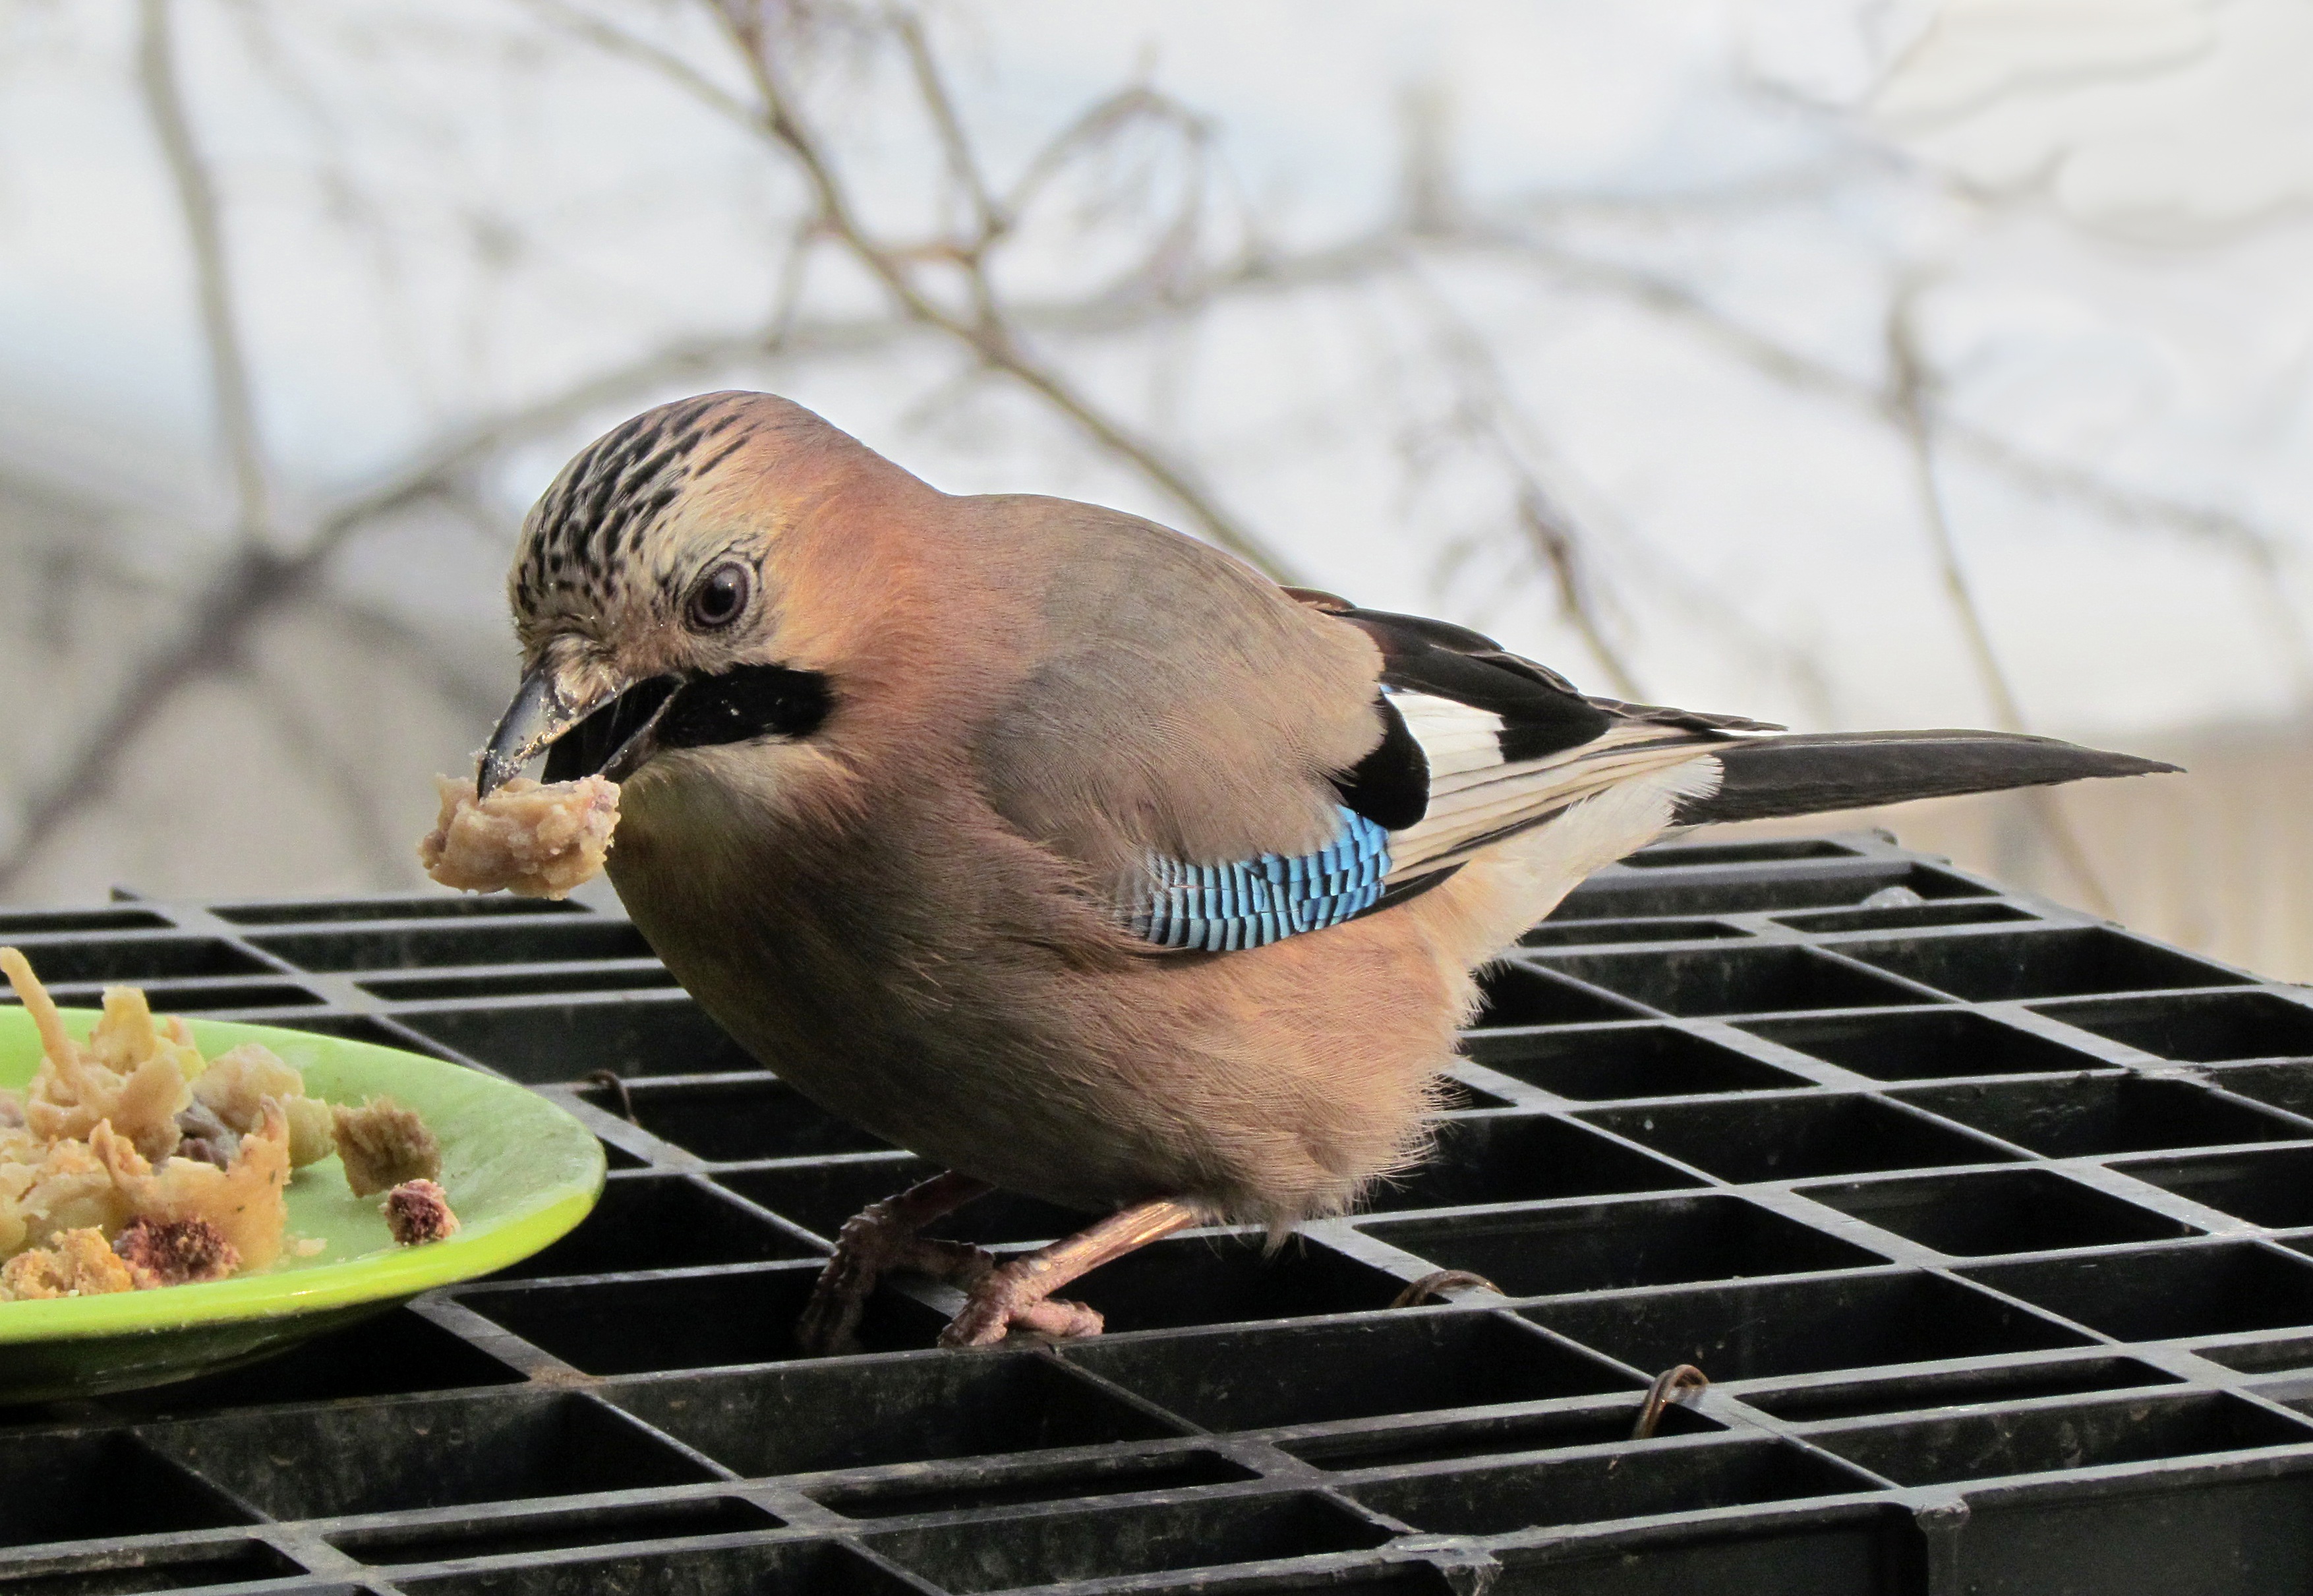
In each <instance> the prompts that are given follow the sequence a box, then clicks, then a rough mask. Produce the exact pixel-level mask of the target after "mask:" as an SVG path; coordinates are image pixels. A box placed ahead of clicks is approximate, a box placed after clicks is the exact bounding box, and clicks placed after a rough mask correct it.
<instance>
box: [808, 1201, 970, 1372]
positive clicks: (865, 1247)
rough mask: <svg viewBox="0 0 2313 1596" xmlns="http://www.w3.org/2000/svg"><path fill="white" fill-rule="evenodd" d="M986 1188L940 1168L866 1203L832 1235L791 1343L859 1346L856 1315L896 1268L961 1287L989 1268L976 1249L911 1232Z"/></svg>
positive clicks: (827, 1348)
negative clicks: (829, 1251) (830, 1254)
mask: <svg viewBox="0 0 2313 1596" xmlns="http://www.w3.org/2000/svg"><path fill="white" fill-rule="evenodd" d="M987 1189H988V1188H987V1186H985V1185H983V1184H982V1183H981V1182H978V1181H973V1180H969V1179H967V1177H963V1176H957V1175H942V1176H938V1177H935V1178H934V1179H931V1180H928V1181H925V1182H924V1183H923V1184H921V1185H919V1186H912V1187H910V1189H909V1190H907V1191H904V1192H902V1193H901V1194H900V1195H898V1196H896V1197H887V1198H885V1199H884V1201H883V1202H881V1203H871V1204H868V1205H867V1206H866V1208H864V1209H862V1210H861V1211H860V1212H858V1213H857V1214H855V1215H853V1216H852V1217H851V1218H850V1219H849V1220H846V1221H844V1224H843V1229H842V1230H840V1231H839V1232H837V1235H836V1241H835V1256H834V1257H831V1258H829V1259H828V1260H827V1266H826V1267H825V1268H824V1269H822V1270H821V1271H820V1274H819V1281H818V1283H816V1284H815V1285H814V1286H813V1287H812V1292H811V1301H809V1302H808V1303H807V1304H805V1308H804V1310H803V1318H801V1319H800V1320H799V1321H797V1323H796V1344H797V1345H799V1346H801V1347H802V1349H803V1350H804V1352H805V1354H808V1355H810V1356H813V1357H826V1356H830V1355H832V1354H837V1353H856V1352H859V1351H862V1350H864V1349H863V1348H862V1347H861V1346H860V1345H859V1319H860V1316H861V1315H862V1314H863V1313H865V1312H866V1307H867V1298H868V1295H869V1294H870V1293H871V1292H874V1291H875V1283H876V1282H877V1281H878V1280H880V1279H882V1278H883V1277H884V1274H888V1273H889V1272H890V1271H892V1270H893V1269H918V1270H921V1271H922V1272H923V1273H925V1274H930V1275H934V1276H936V1277H937V1278H939V1279H942V1280H949V1281H954V1282H955V1283H958V1284H960V1285H965V1286H969V1285H970V1284H971V1283H972V1282H974V1281H976V1280H978V1279H979V1278H981V1276H982V1275H984V1274H988V1273H989V1271H991V1270H992V1269H994V1268H995V1266H996V1260H995V1259H994V1258H992V1257H989V1255H988V1254H987V1253H985V1252H982V1251H981V1249H980V1248H976V1247H966V1246H964V1245H963V1243H961V1242H956V1241H931V1240H927V1239H924V1238H923V1237H920V1236H919V1235H917V1234H916V1231H917V1230H918V1229H919V1228H920V1227H921V1226H923V1225H926V1224H928V1223H929V1222H931V1221H933V1220H935V1219H937V1218H938V1217H940V1215H942V1214H944V1213H946V1212H951V1211H952V1210H954V1209H955V1208H956V1207H959V1206H961V1205H962V1204H963V1202H967V1201H969V1200H970V1199H971V1198H972V1197H973V1196H976V1195H979V1194H980V1193H981V1192H984V1191H986V1190H987Z"/></svg>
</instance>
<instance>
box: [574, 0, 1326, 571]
mask: <svg viewBox="0 0 2313 1596" xmlns="http://www.w3.org/2000/svg"><path fill="white" fill-rule="evenodd" d="M533 3H534V4H537V5H539V7H540V8H541V10H544V11H547V12H548V13H550V14H555V15H558V16H562V17H564V18H566V19H568V20H569V25H570V26H572V27H573V29H574V30H575V31H577V32H579V33H580V34H581V35H582V36H583V37H585V38H586V39H588V40H592V41H593V42H594V43H596V44H599V45H601V46H602V48H605V49H608V50H611V51H612V52H614V53H616V54H619V55H620V56H623V57H627V58H629V59H630V60H634V61H637V62H639V63H642V64H644V65H646V66H651V67H653V68H654V69H655V70H657V71H658V72H660V73H662V74H663V75H665V76H667V77H668V78H669V79H670V81H672V82H673V83H674V84H677V85H678V86H679V87H682V89H684V90H685V91H687V92H689V93H691V94H693V95H694V96H696V97H697V98H699V100H700V101H702V102H703V103H705V104H707V105H708V106H709V107H711V108H713V109H715V110H719V111H721V112H723V113H724V114H726V115H728V116H734V117H735V118H737V119H739V120H740V121H741V122H742V123H743V125H744V126H746V127H747V128H750V129H751V130H752V131H753V132H755V133H756V134H758V135H759V136H760V137H763V138H765V139H767V140H768V141H770V143H771V144H772V145H774V146H776V147H777V148H778V149H780V150H782V151H783V152H785V154H787V157H788V158H789V159H790V160H791V161H792V162H793V163H794V164H795V166H796V170H797V172H799V173H800V174H801V176H802V177H803V179H804V181H805V184H806V185H807V186H808V188H809V189H810V190H811V193H812V196H813V200H814V209H815V211H816V220H817V223H818V225H819V227H820V228H821V229H822V231H823V232H824V233H825V234H827V235H828V236H829V237H831V238H833V239H834V240H836V241H837V242H840V244H841V245H842V246H843V247H844V248H845V249H846V250H847V251H849V252H850V254H851V255H852V257H853V258H854V259H855V260H857V261H858V262H859V264H860V265H861V266H863V267H865V268H866V269H867V271H868V272H869V274H870V275H872V276H873V277H874V278H875V279H876V280H877V281H878V282H880V283H881V284H882V285H883V286H884V290H885V292H886V293H888V294H889V295H891V296H892V299H893V304H895V305H897V306H898V308H899V310H900V312H901V313H902V314H903V315H904V316H905V317H907V318H908V319H909V320H910V321H913V322H919V323H920V324H921V325H923V326H925V327H927V328H929V329H931V330H933V331H937V332H939V333H942V334H944V335H945V336H946V337H948V338H951V339H954V340H955V341H956V342H958V343H960V344H962V345H963V347H964V348H966V349H967V350H969V351H970V352H971V353H972V356H973V357H975V358H976V359H978V360H980V361H981V362H982V363H984V364H986V365H987V366H989V367H990V368H992V369H994V370H997V371H1000V372H1002V373H1004V374H1005V375H1007V376H1009V377H1011V378H1012V379H1013V380H1015V381H1016V382H1018V383H1019V384H1022V385H1023V386H1025V387H1026V388H1027V389H1029V390H1030V391H1031V392H1034V393H1035V394H1037V395H1038V396H1039V397H1041V398H1042V400H1043V401H1045V402H1046V403H1047V404H1049V405H1050V406H1051V408H1052V409H1053V410H1057V411H1058V412H1060V415H1062V416H1063V417H1064V418H1066V419H1068V420H1069V421H1071V422H1073V423H1074V424H1075V425H1076V427H1077V428H1078V430H1080V431H1082V432H1083V433H1084V434H1085V435H1086V436H1088V437H1090V438H1091V439H1092V440H1093V441H1094V442H1095V444H1097V445H1099V446H1100V447H1101V448H1102V449H1103V450H1104V451H1105V452H1107V453H1108V454H1113V455H1115V456H1116V457H1117V458H1119V459H1121V460H1122V461H1124V462H1125V463H1127V464H1129V465H1130V466H1131V467H1133V469H1134V470H1136V471H1138V472H1139V473H1140V474H1141V475H1142V476H1143V477H1145V478H1146V479H1148V481H1150V482H1151V483H1153V484H1154V485H1155V486H1156V488H1157V489H1160V490H1161V491H1163V492H1164V493H1165V495H1166V496H1167V497H1168V498H1171V499H1172V500H1173V501H1174V503H1175V504H1177V505H1179V506H1180V507H1181V508H1182V509H1183V510H1184V511H1185V512H1187V514H1188V516H1189V518H1190V520H1191V521H1192V522H1193V523H1194V524H1195V525H1196V527H1197V529H1198V530H1199V531H1200V532H1201V533H1203V534H1204V535H1205V536H1206V537H1207V538H1208V539H1209V540H1210V541H1211V542H1214V543H1217V544H1218V545H1219V546H1220V547H1222V548H1224V549H1227V550H1228V551H1230V552H1232V553H1234V554H1236V555H1237V556H1239V557H1240V558H1242V559H1244V560H1249V561H1251V562H1252V563H1253V564H1254V565H1256V566H1259V567H1261V568H1262V569H1264V570H1267V571H1268V572H1269V573H1270V574H1271V575H1272V576H1275V577H1277V578H1280V580H1292V579H1293V578H1294V575H1295V573H1294V571H1293V568H1292V567H1291V565H1290V564H1289V562H1288V561H1287V560H1286V559H1285V558H1284V557H1283V555H1282V554H1281V553H1280V551H1278V550H1276V549H1274V548H1272V547H1271V546H1270V545H1269V544H1268V543H1267V542H1264V541H1263V540H1262V539H1261V538H1260V537H1259V536H1257V535H1256V534H1255V533H1253V531H1252V530H1251V529H1250V528H1248V527H1246V526H1244V525H1242V524H1241V523H1240V522H1238V521H1237V520H1236V517H1234V516H1231V515H1229V514H1228V513H1227V511H1226V510H1224V509H1223V508H1222V507H1221V506H1220V504H1219V502H1218V499H1217V498H1215V497H1214V496H1213V494H1212V492H1211V491H1210V489H1208V488H1207V487H1206V486H1205V485H1204V484H1203V483H1202V482H1200V481H1198V480H1197V478H1196V475H1195V473H1194V472H1192V470H1191V469H1190V467H1189V466H1188V465H1187V464H1186V463H1183V462H1181V461H1177V460H1174V459H1173V458H1172V457H1171V456H1170V455H1168V454H1166V453H1165V451H1163V450H1162V449H1160V448H1158V447H1157V446H1156V445H1155V444H1154V443H1152V442H1150V441H1149V440H1148V439H1146V438H1143V437H1141V436H1138V435H1137V434H1136V433H1135V432H1134V431H1133V430H1132V429H1131V428H1130V427H1128V426H1127V425H1126V424H1125V423H1124V422H1123V421H1121V420H1120V419H1117V418H1116V417H1114V416H1112V415H1110V414H1109V413H1108V412H1107V411H1105V410H1103V409H1102V408H1101V407H1100V406H1098V405H1096V404H1095V403H1094V402H1093V401H1092V400H1091V399H1090V397H1089V396H1088V395H1087V394H1086V393H1085V392H1082V391H1081V390H1080V389H1079V388H1077V385H1076V384H1074V383H1073V382H1071V381H1070V380H1069V378H1068V377H1067V376H1065V375H1063V374H1062V373H1061V372H1060V370H1059V369H1058V368H1057V367H1054V366H1051V365H1050V364H1048V363H1046V362H1043V361H1040V360H1038V359H1036V358H1034V357H1032V356H1030V355H1029V354H1028V353H1027V352H1026V350H1025V348H1023V347H1022V346H1021V344H1020V341H1019V338H1018V333H1017V331H1016V328H1017V323H1016V322H1015V321H1014V320H1013V319H1012V318H1010V317H1008V316H1007V315H1005V314H1003V313H1001V311H1000V308H999V307H1000V303H1001V302H1000V300H999V299H998V296H997V295H996V294H995V292H994V290H993V286H992V284H991V283H990V282H989V279H988V277H987V272H988V260H987V254H988V249H989V245H990V244H991V243H992V242H993V237H992V235H989V234H986V233H985V231H984V223H985V221H986V220H989V219H992V220H995V221H997V222H998V223H1000V222H1001V221H1002V219H1003V213H1002V211H1001V210H1000V209H991V210H990V211H989V212H987V213H984V214H983V231H982V232H981V233H980V234H974V235H972V236H971V237H970V238H967V239H966V240H964V241H963V242H957V241H954V240H949V241H946V242H945V247H944V248H942V249H937V250H927V249H925V248H923V247H921V246H917V247H914V248H910V247H907V246H902V245H897V244H893V243H889V242H883V241H880V240H878V239H877V238H875V236H874V235H873V234H872V233H871V232H870V231H869V230H868V228H867V226H866V223H865V222H864V221H863V220H862V219H861V217H860V214H859V209H858V207H857V203H856V201H855V200H854V198H853V197H852V195H851V192H850V190H849V188H848V187H847V186H846V185H845V184H844V182H843V181H842V179H841V177H840V175H839V174H838V172H837V171H836V169H835V165H834V162H833V160H832V157H831V155H830V154H829V152H828V149H827V147H826V145H825V144H824V142H823V141H822V139H821V138H820V137H819V135H818V133H817V131H816V129H814V128H812V127H811V126H810V125H809V124H808V123H807V122H806V121H805V119H804V118H803V115H802V112H801V109H800V107H799V106H798V104H797V103H796V98H795V96H794V94H793V93H792V92H791V91H790V90H789V89H788V87H787V84H786V83H785V82H784V80H783V79H782V77H781V75H780V72H779V69H778V63H777V60H776V58H775V53H774V49H773V44H772V40H771V37H770V33H769V31H767V30H766V28H765V26H764V24H763V22H762V20H761V14H760V13H759V12H758V11H756V10H755V9H754V8H753V7H752V5H750V4H746V3H745V0H707V3H708V4H710V5H711V6H712V8H713V10H714V13H715V14H716V16H717V19H718V20H719V21H720V22H722V24H723V26H724V28H725V30H726V32H727V33H728V35H729V37H730V39H731V40H732V42H733V44H734V47H735V48H736V49H737V52H738V54H739V57H740V59H741V62H742V65H743V66H744V67H745V69H746V71H747V73H748V75H749V76H750V78H751V79H752V83H753V85H754V89H755V94H756V100H757V102H756V103H755V104H753V105H752V106H750V105H746V104H744V102H743V101H738V100H737V99H736V98H735V97H734V96H733V95H732V94H731V93H728V92H727V91H726V90H725V89H724V88H723V87H722V86H721V85H720V84H716V83H715V82H714V81H713V80H712V79H710V78H708V76H707V75H705V74H704V73H702V72H700V71H699V69H698V68H697V67H696V66H692V65H691V64H690V63H689V62H687V61H685V60H683V59H682V57H679V56H676V55H674V54H673V52H672V51H669V50H665V49H663V48H660V47H659V46H657V45H655V44H653V43H651V42H650V41H649V40H643V39H639V38H637V37H635V36H634V35H632V34H630V33H629V32H627V31H624V30H622V29H618V28H614V27H612V26H611V25H610V24H609V23H607V22H603V21H602V19H601V18H599V17H595V16H593V15H591V14H589V13H583V12H578V11H576V10H575V9H573V8H570V7H567V6H566V5H563V4H558V0H533ZM934 81H935V82H937V80H936V79H935V80H934ZM926 92H927V93H928V92H929V91H926ZM942 97H943V98H944V92H943V95H942ZM931 114H932V116H933V119H934V122H935V125H936V126H937V125H939V123H940V121H941V116H940V113H939V111H938V110H937V108H934V109H933V110H932V112H931ZM951 114H952V107H951ZM927 254H938V255H944V256H945V257H946V258H948V259H950V260H954V261H955V262H956V264H957V265H958V266H959V267H960V268H961V269H962V270H963V273H964V276H965V280H966V283H967V285H968V287H969V290H970V294H971V298H972V310H971V312H970V313H959V312H957V311H955V310H954V309H951V308H950V307H948V306H946V305H945V304H941V303H940V302H939V301H938V300H937V299H936V298H935V297H934V296H933V295H931V294H930V293H928V291H927V290H926V289H925V287H923V286H922V285H921V284H920V283H919V282H918V281H917V280H916V278H915V276H914V275H913V272H912V270H911V269H910V268H911V267H912V266H913V265H914V264H915V263H916V262H917V261H919V260H921V259H923V258H924V257H925V256H926V255H927Z"/></svg>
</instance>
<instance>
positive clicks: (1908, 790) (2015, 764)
mask: <svg viewBox="0 0 2313 1596" xmlns="http://www.w3.org/2000/svg"><path fill="white" fill-rule="evenodd" d="M1711 753H1712V754H1715V755H1716V756H1717V757H1718V759H1719V763H1721V764H1722V765H1723V766H1725V768H1726V774H1725V776H1724V777H1723V778H1722V779H1721V780H1720V781H1719V787H1718V789H1717V790H1716V791H1713V792H1710V793H1706V794H1699V795H1697V796H1695V797H1693V798H1685V799H1683V800H1682V801H1681V803H1680V805H1679V807H1678V809H1677V811H1676V813H1675V817H1674V821H1673V824H1677V825H1702V824H1709V823H1711V822H1714V821H1723V820H1765V819H1769V818H1771V817H1772V816H1779V815H1814V814H1819V813H1822V812H1824V811H1825V810H1830V809H1860V808H1867V807H1872V806H1875V805H1878V804H1896V803H1903V802H1904V801H1906V800H1907V799H1911V798H1949V797H1952V796H1954V795H1956V794H1958V793H1964V792H1997V791H2000V790H2001V789H2004V788H2010V787H2045V786H2049V785H2051V784H2053V783H2054V782H2058V781H2077V780H2081V779H2083V778H2085V777H2089V776H2145V775H2152V774H2155V773H2157V772H2163V771H2174V770H2177V769H2178V768H2179V767H2177V766H2176V765H2173V764H2164V763H2161V762H2160V761H2159V760H2157V759H2141V758H2139V757H2137V756H2136V755H2135V754H2107V753H2105V752H2104V751H2102V750H2101V749H2097V748H2082V747H2080V746H2079V745H2077V744H2072V743H2063V742H2059V741H2057V740H2056V739H2055V738H2054V737H2027V736H2022V735H2021V734H2019V733H2016V732H2000V731H1866V732H1828V733H1822V734H1816V733H1805V732H1802V733H1793V734H1791V735H1789V736H1763V737H1745V738H1743V739H1741V740H1739V741H1734V742H1728V743H1724V744H1721V745H1719V746H1718V747H1716V748H1714V749H1712V750H1711Z"/></svg>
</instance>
